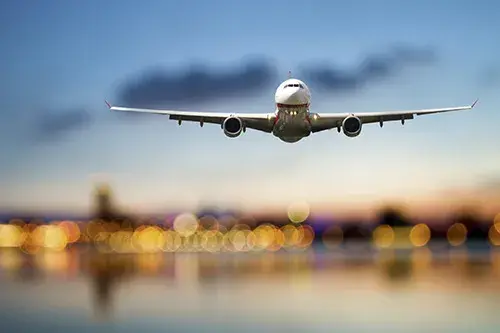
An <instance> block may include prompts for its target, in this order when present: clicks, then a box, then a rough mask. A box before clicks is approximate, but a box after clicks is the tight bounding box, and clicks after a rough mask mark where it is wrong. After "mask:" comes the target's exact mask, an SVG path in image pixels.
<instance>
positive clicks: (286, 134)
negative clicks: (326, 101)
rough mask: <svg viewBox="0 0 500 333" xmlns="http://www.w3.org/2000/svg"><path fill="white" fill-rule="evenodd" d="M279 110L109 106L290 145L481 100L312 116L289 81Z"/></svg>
mask: <svg viewBox="0 0 500 333" xmlns="http://www.w3.org/2000/svg"><path fill="white" fill-rule="evenodd" d="M274 101H275V104H276V109H275V111H274V112H273V113H220V112H198V111H178V110H155V109H141V108H129V107H122V106H112V105H111V104H109V103H108V101H105V102H106V105H107V106H108V108H109V109H110V110H111V111H121V112H141V113H151V114H159V115H165V116H169V119H173V120H177V121H178V123H179V125H181V123H182V121H190V122H198V123H199V124H200V126H201V127H203V124H204V123H211V124H218V125H220V126H221V129H222V130H223V132H224V134H225V135H226V136H227V137H230V138H236V137H238V136H240V135H241V133H242V132H245V131H246V129H247V128H250V129H253V130H258V131H262V132H266V133H272V134H273V135H274V136H275V137H277V138H278V139H280V140H282V141H284V142H286V143H295V142H298V141H300V140H301V139H303V138H306V137H308V136H310V135H311V133H317V132H321V131H325V130H330V129H334V128H336V129H337V131H338V132H339V133H340V131H341V130H342V131H343V133H344V134H345V135H346V136H348V137H351V138H352V137H356V136H358V135H359V134H360V133H361V128H362V126H363V125H364V124H370V123H379V125H380V127H382V126H383V124H384V122H387V121H401V123H402V124H403V125H404V123H405V120H408V119H413V118H414V116H415V115H417V116H422V115H428V114H435V113H443V112H450V111H461V110H469V109H472V108H473V107H474V106H475V105H476V103H477V102H478V100H476V101H475V102H474V103H472V104H471V105H468V106H458V107H450V108H440V109H421V110H404V111H385V112H360V113H312V112H310V111H309V106H310V104H311V92H310V90H309V87H308V86H307V85H306V84H305V83H304V82H303V81H301V80H298V79H295V78H292V77H291V73H290V72H289V77H288V79H287V80H285V81H283V82H282V83H281V84H280V85H279V86H278V88H277V89H276V92H275V95H274Z"/></svg>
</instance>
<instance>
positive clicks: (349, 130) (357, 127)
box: [342, 116, 362, 138]
mask: <svg viewBox="0 0 500 333" xmlns="http://www.w3.org/2000/svg"><path fill="white" fill-rule="evenodd" d="M361 127H362V123H361V120H360V119H359V118H358V117H355V116H349V117H347V118H345V119H344V121H342V131H343V132H344V134H345V135H347V136H348V137H350V138H352V137H355V136H358V135H359V133H361Z"/></svg>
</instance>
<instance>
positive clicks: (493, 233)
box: [488, 225, 500, 246]
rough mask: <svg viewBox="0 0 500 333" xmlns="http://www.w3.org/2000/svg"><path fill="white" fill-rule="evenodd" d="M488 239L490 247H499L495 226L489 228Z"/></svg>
mask: <svg viewBox="0 0 500 333" xmlns="http://www.w3.org/2000/svg"><path fill="white" fill-rule="evenodd" d="M488 239H489V240H490V243H491V244H492V245H494V246H500V232H499V231H498V229H497V227H496V226H495V225H492V226H491V227H490V230H489V231H488Z"/></svg>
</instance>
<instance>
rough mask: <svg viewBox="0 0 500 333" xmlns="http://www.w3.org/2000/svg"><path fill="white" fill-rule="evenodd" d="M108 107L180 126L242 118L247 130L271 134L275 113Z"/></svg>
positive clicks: (217, 122) (220, 122)
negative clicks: (166, 120)
mask: <svg viewBox="0 0 500 333" xmlns="http://www.w3.org/2000/svg"><path fill="white" fill-rule="evenodd" d="M106 105H107V106H108V108H109V109H110V110H111V111H120V112H133V113H149V114H158V115H163V116H168V117H169V119H172V120H177V121H178V122H179V125H180V124H181V122H182V121H191V122H197V123H199V124H200V126H203V124H204V123H209V124H219V125H222V123H223V122H224V120H225V119H226V118H228V117H231V116H233V117H238V118H240V119H241V120H242V121H243V122H244V124H245V127H246V128H251V129H254V130H258V131H262V132H266V133H271V132H272V130H273V124H274V118H275V115H274V113H221V112H199V111H178V110H162V109H158V110H157V109H140V108H128V107H122V106H112V105H110V104H109V103H108V102H107V101H106Z"/></svg>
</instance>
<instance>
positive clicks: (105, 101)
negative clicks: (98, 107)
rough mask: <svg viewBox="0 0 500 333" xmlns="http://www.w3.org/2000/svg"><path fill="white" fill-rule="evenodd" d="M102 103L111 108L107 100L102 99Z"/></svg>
mask: <svg viewBox="0 0 500 333" xmlns="http://www.w3.org/2000/svg"><path fill="white" fill-rule="evenodd" d="M104 103H106V106H107V107H108V109H110V110H111V104H109V102H108V101H107V100H104Z"/></svg>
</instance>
